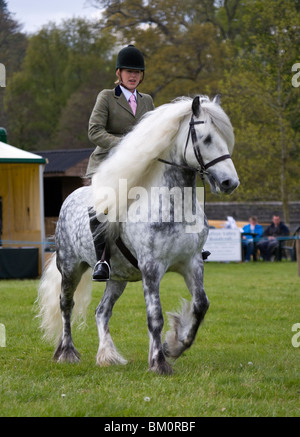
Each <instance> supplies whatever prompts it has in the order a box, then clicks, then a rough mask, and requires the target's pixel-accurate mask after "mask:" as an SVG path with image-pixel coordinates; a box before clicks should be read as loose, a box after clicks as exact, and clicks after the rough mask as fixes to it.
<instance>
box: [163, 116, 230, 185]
mask: <svg viewBox="0 0 300 437" xmlns="http://www.w3.org/2000/svg"><path fill="white" fill-rule="evenodd" d="M204 123H205V122H204V121H195V120H194V116H193V115H192V117H191V120H190V123H189V124H190V127H189V132H188V136H187V139H186V143H185V148H184V154H183V158H184V161H185V163H186V165H181V164H177V163H175V162H170V161H166V160H164V159H161V158H158V161H160V162H163V163H165V164H169V165H173V166H176V167H181V168H183V169H186V170H187V169H188V170H192V171H195V172H197V173H199V174H200V177H201V180H202V181H203V182H204V175H205V174H208V172H207V169H208V168H210V167H212V166H213V165H215V164H217V163H218V162H221V161H224V160H225V159H231V156H230V155H229V154H226V155H222V156H219V157H218V158H216V159H213V160H212V161H210V162H208V163H207V164H204V161H203V158H202V155H201V151H200V147H199V142H198V138H197V133H196V130H195V124H204ZM190 137H191V138H192V145H193V150H194V154H195V157H196V159H197V161H198V163H199V165H200V167H199V168H195V167H192V166H191V165H189V164H188V163H187V161H186V150H187V146H188V143H189V139H190Z"/></svg>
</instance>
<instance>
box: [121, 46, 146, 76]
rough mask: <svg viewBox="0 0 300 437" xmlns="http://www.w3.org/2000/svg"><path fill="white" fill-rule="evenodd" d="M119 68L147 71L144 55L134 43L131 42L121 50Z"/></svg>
mask: <svg viewBox="0 0 300 437" xmlns="http://www.w3.org/2000/svg"><path fill="white" fill-rule="evenodd" d="M118 68H120V69H121V68H127V69H130V70H140V71H145V62H144V56H143V55H142V53H141V52H140V51H139V50H138V49H137V48H136V47H134V45H132V44H130V45H129V46H127V47H124V49H122V50H121V51H120V52H119V54H118V57H117V64H116V70H117V69H118Z"/></svg>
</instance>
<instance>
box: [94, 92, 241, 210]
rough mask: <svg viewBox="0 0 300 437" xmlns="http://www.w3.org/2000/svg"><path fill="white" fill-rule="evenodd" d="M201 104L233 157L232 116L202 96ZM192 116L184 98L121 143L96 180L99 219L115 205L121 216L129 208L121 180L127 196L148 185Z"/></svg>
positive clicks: (152, 115) (163, 108) (152, 113)
mask: <svg viewBox="0 0 300 437" xmlns="http://www.w3.org/2000/svg"><path fill="white" fill-rule="evenodd" d="M200 103H201V111H203V119H204V120H205V117H210V118H211V120H212V122H213V124H214V125H215V127H216V128H217V129H218V131H219V132H220V133H221V135H222V136H223V137H224V139H225V141H226V143H227V145H228V149H229V152H230V153H232V151H233V146H234V135H233V128H232V125H231V123H230V120H229V118H228V116H227V115H226V114H225V112H224V111H223V109H222V108H221V107H220V105H218V104H217V103H214V102H212V101H210V100H209V98H208V97H205V96H200ZM191 114H192V99H191V98H188V97H181V98H179V99H176V100H174V101H173V102H171V103H167V104H165V105H162V106H159V107H158V108H156V109H155V110H153V111H150V112H148V113H147V114H146V115H145V116H144V117H143V118H142V119H141V121H140V122H139V123H138V124H137V125H136V126H135V127H134V129H133V130H132V131H131V132H130V133H129V134H127V135H126V136H125V137H124V138H123V139H122V140H121V141H120V143H119V144H118V146H117V147H115V148H114V149H113V150H112V152H111V153H110V154H109V155H108V157H107V158H106V159H105V161H103V162H102V163H101V164H100V165H99V167H98V169H97V171H96V173H95V174H94V176H93V178H92V195H93V204H94V208H95V210H96V214H97V215H98V216H99V215H101V214H102V213H103V212H104V211H105V210H106V209H107V208H108V210H110V208H116V206H117V205H116V204H114V202H116V203H117V204H118V208H117V211H118V213H119V214H120V213H122V211H124V209H125V208H127V198H125V196H119V180H121V179H123V180H126V183H127V192H128V191H129V190H130V189H131V188H133V187H136V186H147V185H148V183H149V180H150V179H151V174H153V173H155V167H156V166H157V158H159V157H165V156H166V155H167V153H168V151H169V150H170V149H171V148H172V146H173V145H174V140H175V138H176V136H177V133H178V130H179V129H180V127H181V122H182V121H183V120H184V118H185V117H187V116H191ZM201 116H202V112H201ZM160 167H162V166H161V164H160ZM104 187H105V188H109V189H110V190H111V191H112V192H114V193H115V197H114V196H110V197H109V198H108V199H107V198H105V196H104V194H103V193H104V190H103V188H104ZM119 197H120V199H119Z"/></svg>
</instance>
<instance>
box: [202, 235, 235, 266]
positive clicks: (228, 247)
mask: <svg viewBox="0 0 300 437" xmlns="http://www.w3.org/2000/svg"><path fill="white" fill-rule="evenodd" d="M204 250H208V251H209V252H210V253H211V254H210V255H209V257H208V258H207V261H241V260H242V243H241V232H240V231H239V230H238V229H210V230H209V234H208V237H207V240H206V243H205V245H204Z"/></svg>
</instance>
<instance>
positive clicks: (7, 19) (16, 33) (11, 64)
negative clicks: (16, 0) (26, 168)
mask: <svg viewBox="0 0 300 437" xmlns="http://www.w3.org/2000/svg"><path fill="white" fill-rule="evenodd" d="M26 46H27V37H26V35H25V34H23V33H22V32H21V25H20V24H19V23H17V22H16V21H15V20H14V19H13V18H12V16H11V13H10V12H9V10H8V7H7V2H6V1H4V0H0V63H1V64H4V65H5V69H6V82H7V83H8V82H9V80H10V78H11V76H12V74H13V73H14V72H15V71H17V70H18V69H19V68H20V64H21V62H22V60H23V58H24V56H25V51H26ZM5 92H6V89H5V88H0V125H1V126H6V127H7V125H8V118H9V116H8V114H7V113H6V112H5V110H4V103H3V101H4V95H5ZM9 134H10V132H8V135H9Z"/></svg>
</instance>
